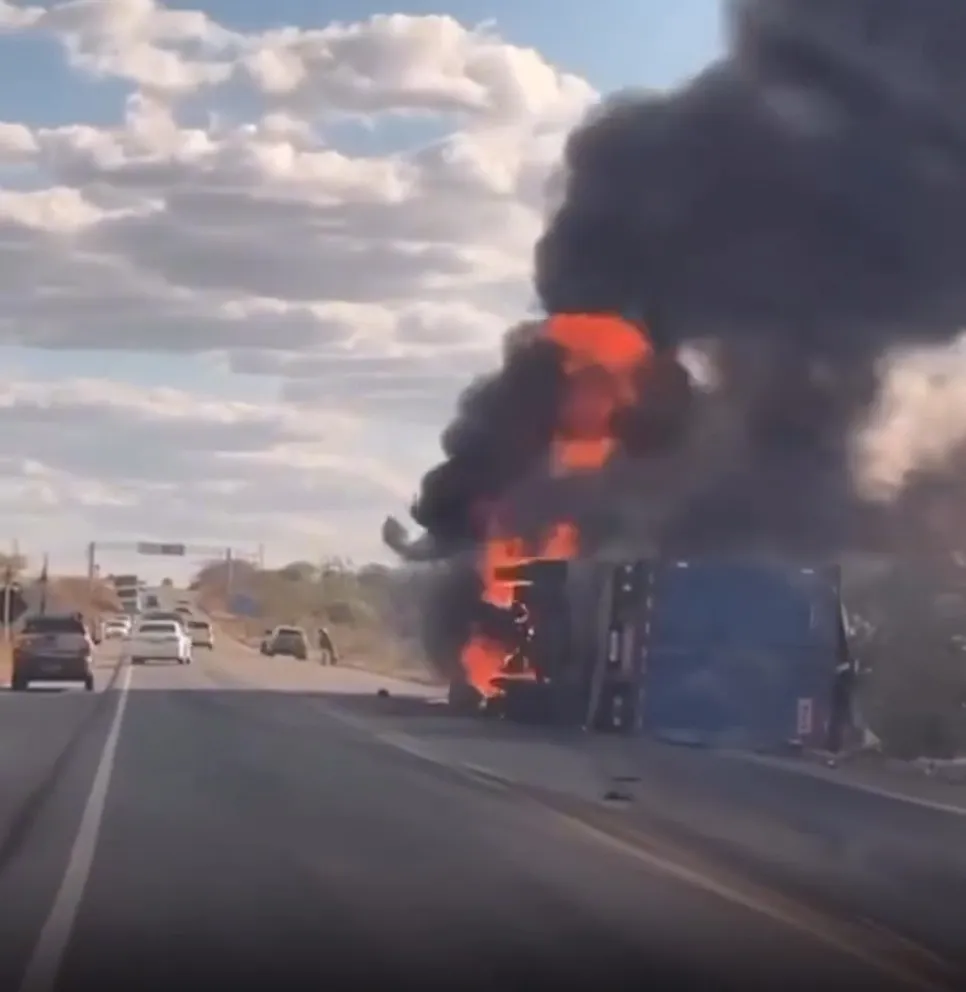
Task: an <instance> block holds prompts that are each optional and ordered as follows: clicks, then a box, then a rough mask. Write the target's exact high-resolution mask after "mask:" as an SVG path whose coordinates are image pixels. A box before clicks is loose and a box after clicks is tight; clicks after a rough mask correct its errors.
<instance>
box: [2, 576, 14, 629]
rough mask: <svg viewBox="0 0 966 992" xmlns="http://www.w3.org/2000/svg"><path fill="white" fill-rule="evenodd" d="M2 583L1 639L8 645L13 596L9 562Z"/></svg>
mask: <svg viewBox="0 0 966 992" xmlns="http://www.w3.org/2000/svg"><path fill="white" fill-rule="evenodd" d="M4 571H5V574H4V583H3V639H4V642H5V643H7V644H9V643H10V628H11V626H12V624H11V623H10V614H11V613H12V610H11V609H10V606H11V602H10V597H11V596H12V595H13V589H12V588H11V587H12V585H13V567H12V565H11V563H10V562H7V567H6V569H5V570H4Z"/></svg>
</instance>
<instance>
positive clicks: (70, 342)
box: [0, 0, 596, 554]
mask: <svg viewBox="0 0 966 992" xmlns="http://www.w3.org/2000/svg"><path fill="white" fill-rule="evenodd" d="M0 33H7V34H8V35H11V36H12V37H14V38H16V37H17V35H18V33H19V34H22V35H23V36H24V37H26V36H27V35H28V34H33V35H39V36H43V37H46V38H48V39H53V40H55V41H56V42H57V43H58V44H59V45H60V48H61V51H62V53H63V56H64V58H65V60H66V62H67V64H68V65H69V66H70V67H71V68H72V70H73V71H75V72H77V73H80V74H82V75H84V76H86V77H88V78H89V79H93V80H98V79H105V80H106V79H110V80H114V81H115V83H117V82H120V83H121V84H123V86H124V87H125V89H126V91H127V96H126V97H125V98H124V102H123V103H122V104H120V105H119V106H118V107H117V108H116V110H117V112H116V115H115V123H113V124H97V125H94V124H92V123H90V122H88V121H84V120H76V121H73V122H70V123H67V124H63V125H60V126H56V127H50V126H39V125H37V124H35V123H34V122H32V121H31V120H30V119H29V118H27V117H26V116H25V118H24V119H22V120H7V121H0V171H4V172H7V170H13V171H12V172H10V174H11V175H13V174H16V176H17V179H18V181H17V182H16V183H12V184H5V185H7V188H5V189H3V190H2V191H0V295H2V298H3V300H4V306H3V308H2V309H0V345H6V346H17V347H27V348H39V349H45V353H47V354H50V355H52V356H53V355H55V354H56V353H63V352H65V351H67V352H71V353H74V352H78V351H84V350H98V349H100V350H103V349H111V350H114V351H118V350H120V351H127V352H131V353H132V354H136V355H141V356H144V361H150V360H151V357H150V356H151V355H156V354H161V353H167V354H168V355H177V356H182V357H183V358H184V359H185V360H186V361H188V360H191V359H192V356H205V357H206V360H208V361H210V362H212V363H213V365H212V367H213V368H215V367H216V368H217V369H219V370H220V372H221V373H223V374H226V375H227V374H232V373H233V374H236V375H237V376H238V377H244V378H245V380H246V381H251V380H250V379H249V377H252V376H257V377H261V379H263V380H264V381H265V382H267V383H273V384H277V399H276V400H275V401H273V402H272V403H266V404H259V403H254V402H251V403H247V404H246V403H230V402H228V401H226V400H225V399H224V397H221V398H213V397H208V398H207V399H206V398H204V397H201V396H197V395H193V394H192V393H191V392H190V390H189V389H188V387H185V388H184V389H182V390H180V391H179V390H172V391H168V392H163V391H162V392H158V391H151V390H144V389H143V388H139V387H138V386H136V385H127V386H125V384H124V383H119V382H113V381H109V380H105V381H98V382H92V381H85V380H71V381H69V382H61V383H58V382H57V381H55V380H49V381H47V380H44V381H41V380H37V379H33V380H23V379H21V380H17V379H16V378H13V379H11V380H10V381H8V382H4V383H0V421H2V424H0V430H2V433H0V437H2V438H3V441H2V443H0V459H2V461H0V479H4V480H6V481H5V482H4V485H3V487H0V502H2V503H3V505H4V507H5V512H7V513H8V515H11V519H23V520H26V517H22V518H18V517H17V513H20V512H21V511H20V510H17V507H21V508H22V512H23V513H26V514H27V517H30V515H31V514H33V515H34V516H36V514H37V513H39V512H41V509H43V508H45V509H44V512H48V511H50V512H54V511H56V515H57V518H58V519H59V520H62V521H73V523H71V525H70V527H71V528H74V527H75V526H76V527H83V528H85V529H87V530H89V531H90V530H94V531H100V532H101V533H103V532H117V531H119V530H125V529H131V530H132V531H136V530H138V529H140V530H142V531H143V530H144V529H145V528H146V527H147V526H148V525H150V528H151V530H152V532H154V533H159V532H161V533H163V534H167V535H173V536H175V537H176V536H177V535H180V534H183V533H186V532H188V531H190V532H191V533H193V534H195V533H196V534H202V533H208V532H209V531H210V532H211V533H214V531H218V532H219V533H223V532H224V533H225V534H226V535H227V531H232V528H235V530H234V531H233V532H234V533H237V534H239V535H248V536H250V535H251V534H252V533H253V528H255V527H257V528H260V531H259V533H261V534H263V535H265V536H264V539H265V540H269V541H271V540H272V539H273V538H272V535H277V536H278V540H280V541H291V542H292V543H293V545H294V546H297V545H298V541H297V540H296V538H295V535H296V532H298V533H299V534H306V533H317V534H319V535H324V534H332V535H334V537H336V538H338V539H340V540H343V541H345V540H349V537H348V534H349V533H350V531H351V529H352V527H356V528H357V531H358V533H359V534H360V535H361V534H362V533H363V532H365V540H363V538H362V537H361V536H360V537H359V539H358V541H357V549H356V550H357V553H360V554H361V553H363V550H362V549H363V548H368V549H369V550H373V551H374V550H376V548H377V545H376V535H375V530H376V526H375V521H377V520H378V519H379V518H380V517H381V514H382V513H383V512H384V511H385V510H386V509H389V508H391V507H393V506H397V505H398V504H399V502H400V501H402V500H405V499H408V496H409V493H410V491H411V489H412V488H413V486H414V485H415V480H416V479H417V477H418V475H419V472H420V471H421V470H422V469H423V468H424V467H425V464H426V463H427V462H428V461H430V460H432V458H433V456H434V447H435V444H436V441H435V437H436V433H437V430H438V426H439V424H440V423H441V422H443V421H444V420H445V419H446V417H447V415H448V414H449V412H450V411H451V408H452V404H453V402H454V400H455V396H456V393H457V392H458V391H459V389H460V388H462V386H463V385H464V384H465V382H466V381H467V380H468V379H469V377H470V376H471V375H473V374H475V373H476V372H479V371H482V370H484V369H485V368H487V367H489V366H491V365H492V363H493V361H494V360H495V359H494V356H495V354H496V351H497V347H498V342H499V338H500V336H501V333H502V330H503V329H504V327H505V326H506V325H508V324H509V323H513V322H515V321H516V320H518V319H519V318H520V316H521V315H522V313H523V312H524V311H525V310H526V308H527V306H528V304H529V303H530V300H531V290H530V266H531V251H532V245H533V242H534V239H535V237H536V235H537V234H538V232H539V230H540V228H541V225H542V221H543V217H544V213H545V210H546V208H547V202H546V198H547V180H548V177H549V175H550V173H551V171H552V169H553V166H554V165H555V163H556V162H557V161H558V158H559V152H560V148H561V144H562V141H563V140H564V137H565V135H566V133H567V132H568V130H569V129H570V127H571V126H572V125H573V124H574V123H575V122H576V121H577V120H578V119H580V117H581V116H582V115H583V114H584V113H585V111H586V109H587V108H588V107H589V106H590V105H591V104H592V103H593V101H594V100H595V99H596V94H595V93H594V91H593V89H592V87H591V86H590V85H589V84H588V83H587V82H586V81H584V80H582V79H580V78H578V77H576V76H574V75H572V74H568V73H567V72H565V71H562V70H561V69H559V68H557V67H555V66H553V65H551V64H550V63H548V62H547V60H546V59H544V58H543V56H542V55H541V54H540V53H539V52H537V51H535V50H533V49H530V48H522V47H519V46H515V45H513V44H512V43H510V42H509V41H507V40H505V39H504V38H502V37H501V36H500V35H499V34H498V33H497V31H496V30H495V29H494V28H492V27H481V28H471V27H467V26H465V25H461V24H460V23H458V22H457V21H456V20H454V19H453V18H451V17H448V16H443V15H439V16H428V17H416V16H410V15H404V14H385V15H378V16H375V17H372V18H370V19H368V20H366V21H361V22H359V23H354V24H353V23H333V24H330V25H327V26H325V27H322V28H317V29H306V28H302V27H299V26H290V27H284V28H277V29H272V30H265V31H254V32H249V33H242V32H239V31H235V30H231V29H228V28H226V27H225V26H224V25H221V24H219V23H217V22H216V21H215V20H213V19H212V18H211V17H210V16H208V15H207V14H206V13H204V12H202V11H201V10H184V9H174V8H173V7H172V8H168V7H165V6H164V5H162V4H160V3H156V2H154V0H67V2H52V3H45V4H36V5H32V4H29V3H26V2H24V3H15V2H4V0H0ZM0 72H2V70H0ZM105 92H106V93H107V92H109V93H110V94H112V96H111V97H110V98H111V99H116V98H117V97H116V93H117V89H116V87H111V88H110V90H109V91H105ZM107 98H108V97H105V99H107ZM388 118H393V119H394V120H395V121H396V124H394V125H393V127H392V128H390V129H388V130H387V129H386V128H385V127H384V123H385V121H386V120H387V119H388ZM109 119H110V115H106V116H104V115H101V116H99V120H109ZM427 121H428V122H429V123H430V124H431V126H430V127H429V128H428V129H427V128H425V127H424V124H425V122H427ZM409 122H418V123H419V128H420V129H419V130H418V131H413V132H412V133H410V131H409V130H408V129H407V125H408V123H409ZM426 133H431V134H432V135H433V136H434V137H433V138H432V140H429V141H426V140H423V141H421V142H420V141H418V140H416V139H415V138H414V137H413V135H416V134H426ZM400 135H401V136H402V137H400ZM8 371H9V370H8ZM239 381H241V380H240V379H239ZM237 392H239V393H241V387H239V388H238V390H237ZM199 506H204V507H205V512H203V513H199V509H198V508H199ZM182 507H183V511H182V509H179V508H182ZM179 514H180V516H179ZM256 520H258V521H260V522H259V523H255V521H256ZM78 521H84V523H83V524H80V523H78ZM25 526H26V524H25ZM206 528H207V530H206ZM219 528H220V529H219ZM159 529H160V531H159ZM367 541H368V543H366V542H367Z"/></svg>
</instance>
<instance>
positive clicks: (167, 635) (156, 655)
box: [125, 620, 191, 665]
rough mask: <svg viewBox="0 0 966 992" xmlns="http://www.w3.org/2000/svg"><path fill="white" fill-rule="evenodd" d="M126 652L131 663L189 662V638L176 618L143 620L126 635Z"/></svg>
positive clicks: (187, 663)
mask: <svg viewBox="0 0 966 992" xmlns="http://www.w3.org/2000/svg"><path fill="white" fill-rule="evenodd" d="M125 645H126V654H127V656H128V658H130V660H131V664H132V665H142V664H144V663H145V662H148V661H175V662H177V663H178V664H179V665H189V664H191V638H190V637H188V635H187V634H186V633H185V630H184V628H183V627H182V626H181V625H180V624H179V623H178V622H177V621H176V620H145V621H142V622H141V623H139V624H138V625H137V626H136V627H135V628H134V630H132V631H131V633H130V634H129V635H128V638H127V641H126V642H125Z"/></svg>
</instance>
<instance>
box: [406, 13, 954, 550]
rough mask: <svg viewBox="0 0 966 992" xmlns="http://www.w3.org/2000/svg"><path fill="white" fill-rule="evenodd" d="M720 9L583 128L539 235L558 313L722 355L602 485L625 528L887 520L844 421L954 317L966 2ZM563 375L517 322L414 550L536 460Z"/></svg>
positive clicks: (452, 533) (694, 541) (668, 345)
mask: <svg viewBox="0 0 966 992" xmlns="http://www.w3.org/2000/svg"><path fill="white" fill-rule="evenodd" d="M727 16H728V28H729V32H728V45H727V50H726V52H725V54H724V55H723V56H722V57H721V58H720V59H719V60H718V61H717V62H715V63H714V64H712V65H710V66H709V67H708V68H707V69H706V70H705V71H704V72H702V73H701V74H700V75H698V76H697V77H696V78H694V79H693V80H691V81H690V82H688V83H687V84H686V85H684V86H682V87H681V88H679V89H677V90H675V91H672V92H670V93H665V94H661V95H657V96H648V97H639V96H633V97H619V98H617V99H614V100H611V101H608V102H605V103H604V104H603V105H602V106H601V107H599V108H597V109H596V110H595V111H594V113H593V114H592V115H591V117H590V119H589V120H588V121H586V122H585V123H584V124H583V125H582V126H581V127H580V128H578V129H577V130H576V131H575V132H574V133H573V135H572V136H571V138H570V140H569V142H568V144H567V148H566V153H565V161H564V191H563V197H562V202H561V205H560V206H559V208H558V210H557V211H556V213H555V214H554V216H553V217H552V219H551V220H550V223H549V225H548V228H547V230H546V232H545V233H544V235H543V237H542V239H541V240H540V242H539V244H538V246H537V249H536V265H535V268H536V271H535V283H536V287H537V291H538V293H539V297H540V300H541V302H542V305H543V307H544V308H545V310H546V312H547V313H556V312H565V311H617V312H621V313H624V314H627V315H631V316H635V317H637V318H639V319H641V320H642V321H644V322H645V323H646V324H647V325H648V327H649V330H650V332H651V334H652V335H653V337H654V338H655V339H656V341H657V343H658V345H659V346H660V347H661V348H663V349H665V350H666V352H667V353H668V355H670V356H673V355H674V354H675V353H676V352H677V351H678V349H681V348H682V347H683V346H686V345H690V344H693V343H695V342H700V343H702V345H703V346H707V345H708V343H709V342H710V350H711V353H712V354H713V355H714V360H715V364H716V369H717V387H716V389H715V390H714V391H713V392H712V393H710V394H702V396H701V397H700V399H698V400H696V401H694V402H691V403H687V404H681V403H680V395H679V394H680V390H678V389H665V391H664V393H663V395H664V396H665V397H670V398H671V401H670V402H671V406H672V407H673V408H674V415H675V416H676V417H677V416H678V415H680V416H681V417H684V414H685V413H686V417H684V419H685V420H686V424H685V425H684V427H686V429H684V428H682V429H681V430H680V431H679V432H678V433H677V434H673V436H674V438H675V445H676V451H675V452H672V453H670V455H669V454H668V452H666V451H662V452H660V453H659V454H658V453H655V455H654V458H653V459H651V460H648V459H643V461H641V460H638V461H639V462H640V463H639V464H637V465H636V466H630V467H628V466H626V465H625V466H623V467H622V468H620V469H615V470H614V474H613V480H614V484H613V485H612V486H611V487H610V488H607V487H604V488H603V489H602V488H601V486H600V485H598V486H597V487H596V488H595V489H594V493H595V498H597V499H599V498H603V499H604V501H605V502H608V503H610V504H612V505H613V506H618V505H620V506H621V507H623V510H622V511H621V512H622V513H623V514H624V516H623V518H620V514H618V515H617V516H618V518H620V519H622V520H623V526H624V527H625V528H626V531H627V538H628V541H629V542H630V543H633V542H638V541H648V540H657V541H658V542H663V543H665V544H670V545H672V546H680V547H683V548H694V549H699V550H703V549H709V548H720V547H732V546H735V545H742V546H747V545H769V546H777V547H794V548H796V549H799V548H801V547H803V546H808V547H810V548H811V549H813V550H816V549H818V550H822V551H834V550H835V549H837V548H841V547H843V546H845V545H848V544H849V543H850V542H860V543H863V542H864V543H869V544H881V543H883V542H886V541H888V540H891V537H890V536H889V535H890V534H891V533H892V532H891V531H890V527H891V526H892V524H891V523H890V522H889V514H888V513H885V512H884V511H883V510H882V508H881V507H875V506H871V505H866V504H864V503H863V502H862V500H860V499H859V498H858V497H857V496H856V495H855V489H854V484H853V483H854V480H853V477H852V470H851V463H850V450H851V449H850V438H851V435H852V432H853V428H854V427H855V425H856V424H857V423H859V422H860V421H861V420H862V419H863V418H864V417H866V416H867V415H868V413H869V411H870V409H871V406H872V404H873V402H874V400H875V398H876V395H877V391H878V385H879V368H880V359H881V358H882V356H884V355H886V354H887V353H889V352H890V351H891V350H892V349H894V348H895V347H896V346H900V345H907V344H932V343H943V342H946V341H949V340H951V339H952V338H953V337H954V336H955V335H956V334H958V332H959V330H960V328H961V327H962V326H963V324H964V317H966V4H964V3H963V2H962V0H742V2H734V3H732V4H730V6H729V7H728V8H727ZM661 374H662V375H668V376H670V377H672V378H673V377H675V376H678V375H679V374H680V367H679V366H678V365H677V364H676V363H675V362H674V361H673V360H671V359H669V360H667V361H665V362H664V365H663V366H662V373H661ZM560 384H561V377H560V371H559V361H558V356H555V355H554V354H553V350H552V349H551V348H548V347H547V346H546V345H545V344H542V343H538V342H536V341H535V339H534V335H533V333H532V331H531V332H530V333H520V332H518V333H517V334H516V335H515V336H514V338H513V340H512V343H511V345H510V346H508V348H507V354H506V356H505V360H504V364H503V367H502V369H500V370H499V371H497V372H495V373H494V374H493V376H492V377H490V378H489V379H488V380H486V381H484V382H482V383H479V384H476V385H474V386H473V387H471V389H470V390H469V391H468V392H467V394H466V395H465V396H464V398H463V400H462V402H461V404H460V409H459V411H458V413H457V417H456V420H455V421H454V423H453V424H451V425H450V427H449V428H448V429H447V431H446V432H445V434H444V450H445V459H444V461H443V462H442V463H441V464H440V465H439V466H437V467H436V468H434V469H432V470H431V471H430V472H429V473H428V474H427V476H426V477H425V479H424V480H423V485H422V490H421V493H420V496H419V498H418V500H417V502H416V505H415V506H414V508H413V517H414V519H415V520H416V522H417V523H418V524H420V525H421V526H422V527H423V528H424V530H425V535H424V536H423V538H421V539H420V541H421V544H420V545H419V546H420V548H421V552H422V554H423V556H424V557H429V556H433V555H438V556H442V555H447V554H449V553H450V552H451V551H452V550H453V549H454V548H457V547H461V546H465V545H466V544H471V543H472V542H473V541H474V540H475V539H477V537H478V531H477V529H476V528H475V524H474V519H475V518H474V511H475V510H477V509H478V507H479V506H480V505H485V504H486V502H487V501H490V500H492V499H495V498H497V497H499V496H501V495H503V494H506V493H507V492H509V491H511V490H512V489H514V488H515V487H517V486H518V485H519V484H520V483H521V480H523V479H524V478H525V477H527V476H528V474H531V473H532V472H533V471H534V470H535V466H537V465H538V464H539V462H540V459H541V455H542V453H543V451H544V450H545V448H546V445H547V442H548V439H549V436H550V433H551V432H552V426H553V422H554V416H555V404H556V403H557V402H558V398H559V390H560V388H561V385H560ZM658 393H659V394H660V390H658ZM643 395H645V396H646V395H647V394H646V393H645V394H643ZM651 403H652V407H653V404H654V401H653V399H652V400H651ZM652 412H653V410H652ZM645 419H646V418H645ZM672 419H673V418H672ZM679 419H680V418H679ZM702 421H703V422H702ZM722 425H727V429H726V428H725V426H722ZM643 436H644V437H647V436H648V431H647V430H644V431H643ZM642 448H643V449H646V445H638V446H637V450H636V452H635V453H636V454H637V455H640V454H642V453H645V452H643V451H642V450H641V449H642ZM644 462H649V464H643V463H644ZM900 503H901V501H897V502H896V503H895V504H894V506H898V505H900ZM645 504H647V506H648V508H649V512H648V513H646V514H643V515H640V514H636V513H635V506H643V505H645ZM640 519H646V520H647V524H646V527H644V526H643V525H640V524H639V520H640ZM615 526H618V527H619V526H621V524H620V523H618V524H616V525H615ZM642 528H643V530H644V531H646V533H643V532H641V530H642ZM396 536H397V537H400V535H399V534H397V535H396ZM395 543H396V548H397V550H399V551H401V552H406V551H407V546H406V545H405V542H404V541H401V540H397V541H396V542H395Z"/></svg>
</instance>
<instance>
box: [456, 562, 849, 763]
mask: <svg viewBox="0 0 966 992" xmlns="http://www.w3.org/2000/svg"><path fill="white" fill-rule="evenodd" d="M502 577H503V578H507V579H513V580H516V581H519V582H520V583H521V585H519V586H518V588H517V597H518V599H519V602H520V604H521V606H522V607H523V612H524V615H525V616H526V618H527V622H526V624H525V625H523V628H522V631H521V637H523V638H524V639H525V641H526V643H525V645H521V646H518V649H516V650H513V651H510V652H509V654H508V657H510V658H512V657H519V656H520V655H521V654H525V664H524V665H523V666H518V667H517V669H516V670H514V666H513V665H512V664H511V665H509V666H508V670H507V671H506V673H505V674H502V675H501V676H499V677H497V678H496V679H494V680H493V681H494V685H495V688H496V689H497V690H498V691H497V692H496V693H495V695H494V696H493V697H492V698H491V699H490V700H489V701H488V703H489V705H488V706H487V707H486V708H487V709H489V710H490V711H495V712H497V713H499V714H500V715H501V716H503V717H504V718H507V719H515V720H525V721H527V722H541V723H544V722H546V723H554V724H558V725H561V724H562V725H566V726H572V727H578V726H579V727H583V728H586V729H592V730H597V731H604V732H616V733H626V734H646V735H651V736H654V737H658V738H661V739H665V740H669V741H675V742H679V743H690V744H697V745H702V744H703V745H709V746H718V747H738V748H752V749H758V750H776V749H781V748H786V747H804V748H821V749H825V748H831V749H832V750H838V748H839V747H840V746H841V745H842V743H843V741H844V740H845V739H846V738H847V736H848V734H849V733H850V732H854V728H853V727H852V721H851V713H850V706H849V697H850V688H851V686H852V684H854V675H855V662H854V660H853V659H852V658H851V657H850V655H849V650H848V643H847V638H846V629H845V624H844V618H843V612H842V608H841V583H840V573H839V570H838V569H837V568H835V567H828V566H819V565H816V566H806V565H795V566H792V565H789V564H788V563H783V562H776V561H771V560H764V559H733V558H729V559H724V558H715V559H700V560H678V559H661V558H653V559H642V560H637V561H630V562H613V561H580V560H578V561H569V562H562V561H535V562H529V563H526V564H522V565H518V566H512V568H511V570H510V571H508V572H507V573H506V574H505V575H504V576H502ZM450 698H451V702H452V704H453V705H454V706H459V707H461V708H463V707H466V706H467V705H474V704H476V703H478V702H479V701H480V697H479V696H476V697H475V698H474V693H473V691H472V690H470V689H469V687H468V686H466V685H465V684H463V683H462V682H461V680H460V679H457V680H456V681H455V682H454V685H453V687H452V691H451V696H450Z"/></svg>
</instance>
